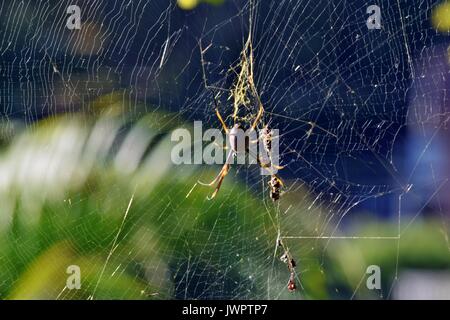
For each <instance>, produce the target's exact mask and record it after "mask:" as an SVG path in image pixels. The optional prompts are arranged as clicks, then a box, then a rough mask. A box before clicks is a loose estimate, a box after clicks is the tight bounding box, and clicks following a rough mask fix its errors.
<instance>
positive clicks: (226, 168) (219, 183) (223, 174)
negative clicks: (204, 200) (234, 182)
mask: <svg viewBox="0 0 450 320" xmlns="http://www.w3.org/2000/svg"><path fill="white" fill-rule="evenodd" d="M224 169H225V170H224V171H223V172H221V174H220V178H219V182H218V183H217V187H216V189H215V190H214V192H213V194H212V195H211V196H210V197H208V200H212V199H214V198H215V197H216V195H217V193H218V192H219V190H220V187H221V185H222V182H223V179H225V177H226V176H227V174H228V171H229V169H230V165H229V164H228V163H225V165H224Z"/></svg>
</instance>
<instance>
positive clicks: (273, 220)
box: [0, 95, 450, 299]
mask: <svg viewBox="0 0 450 320" xmlns="http://www.w3.org/2000/svg"><path fill="white" fill-rule="evenodd" d="M121 99H122V98H121V95H117V96H114V95H110V96H105V97H101V98H100V99H98V100H97V101H95V102H93V104H92V108H90V109H91V110H93V113H91V114H76V115H70V116H69V115H67V116H59V117H54V118H50V119H46V120H43V121H41V122H39V123H37V124H35V125H34V126H30V127H23V126H20V125H18V126H17V127H15V128H3V129H4V130H2V132H4V133H6V134H4V136H3V137H2V138H3V139H2V141H4V143H3V146H2V152H1V155H0V173H1V176H2V177H1V178H0V200H1V201H0V221H1V224H0V225H1V227H0V265H1V268H0V298H3V299H6V298H7V299H55V298H58V299H89V298H93V299H120V298H121V299H172V298H199V299H206V298H282V299H301V298H306V299H317V298H322V299H327V298H349V297H351V296H353V294H355V297H356V298H358V297H364V298H378V297H380V296H383V297H384V296H385V295H386V294H387V292H388V291H389V288H390V284H391V283H392V281H393V279H394V277H395V274H396V272H397V269H398V270H400V271H401V270H402V269H403V268H427V269H429V268H436V269H446V268H448V267H449V265H450V258H449V255H448V248H449V247H448V244H447V243H446V240H445V234H446V230H443V229H442V228H443V227H442V224H440V223H438V222H433V221H422V222H420V223H414V224H411V226H409V227H407V228H405V230H404V234H402V238H401V241H400V242H398V241H397V240H363V239H357V240H333V241H327V240H318V239H310V240H299V239H292V240H291V239H287V240H286V244H287V245H288V246H289V248H290V250H291V252H292V254H293V255H294V257H296V259H297V262H298V264H299V266H298V276H299V280H300V282H301V285H302V287H303V288H302V289H301V290H298V291H297V292H295V293H289V292H287V289H286V284H287V279H288V276H289V274H288V271H287V268H286V266H285V265H284V264H283V263H282V262H281V261H280V260H279V259H278V256H279V255H281V252H277V253H276V255H275V256H274V248H275V243H276V239H277V233H278V227H277V226H278V225H280V226H281V227H280V230H281V232H282V233H283V235H284V234H289V235H299V234H315V233H317V229H318V228H323V226H325V225H326V224H325V221H326V219H328V216H327V215H326V214H325V213H324V211H323V210H322V209H321V208H320V206H318V205H313V204H312V203H313V201H312V199H310V197H309V195H308V193H307V192H306V191H305V190H300V191H295V192H294V191H293V192H291V193H289V194H286V196H285V197H284V198H283V200H282V201H281V204H280V208H279V212H280V214H279V215H277V210H276V208H275V207H274V206H273V205H272V204H271V203H270V202H267V203H265V202H264V201H263V198H262V197H261V196H259V194H258V192H256V191H255V190H253V189H250V188H248V187H247V186H246V185H245V184H243V183H240V182H239V179H236V178H235V172H234V171H233V172H232V173H230V175H229V176H228V177H227V179H226V180H225V183H224V186H223V189H222V190H221V192H220V196H218V197H217V199H215V200H214V201H207V200H206V196H207V195H208V194H209V192H211V190H210V189H208V188H204V187H198V186H197V187H196V188H194V189H192V188H193V186H194V185H195V183H196V181H197V180H198V179H199V178H202V179H204V180H208V179H211V177H213V176H214V175H215V174H216V173H217V170H214V169H218V168H212V169H211V171H206V170H202V171H199V170H198V168H196V167H195V166H175V165H173V164H172V162H171V161H170V152H171V148H172V146H173V142H171V141H170V132H171V130H172V129H174V128H176V127H179V126H186V124H183V123H182V121H181V120H180V119H179V118H178V116H177V115H174V114H169V113H162V112H151V113H147V114H143V115H140V113H139V112H136V113H133V115H129V114H127V113H124V112H123V108H122V106H121V103H120V101H121ZM8 125H9V126H11V123H8ZM200 173H201V175H202V176H199V174H200ZM191 191H192V192H191ZM188 194H189V196H188ZM128 206H129V211H127V208H128ZM288 209H289V210H288ZM283 212H286V213H283ZM439 228H440V229H442V231H443V232H442V233H437V232H436V231H435V230H437V229H439ZM349 231H350V232H351V233H354V234H360V235H365V234H369V235H370V234H372V235H373V234H375V235H378V236H383V235H385V236H392V235H396V233H397V225H396V223H395V222H394V223H390V222H381V223H380V222H375V221H369V220H368V221H366V222H365V223H363V224H361V225H355V226H353V228H352V229H351V230H349ZM322 232H324V233H330V232H332V229H330V230H327V229H322ZM337 233H338V231H336V234H337ZM397 245H399V247H398V248H397ZM397 253H398V254H397ZM370 264H377V265H379V266H380V267H381V268H382V270H383V273H382V276H383V288H382V292H381V293H380V292H375V291H369V290H367V289H365V287H364V285H363V286H359V284H360V283H361V279H364V278H363V277H364V275H365V271H366V268H367V266H368V265H370ZM69 265H78V266H80V268H81V273H82V288H81V289H80V290H69V289H67V288H65V285H66V279H67V277H68V274H67V273H66V269H67V267H68V266H69ZM355 289H357V290H356V292H355Z"/></svg>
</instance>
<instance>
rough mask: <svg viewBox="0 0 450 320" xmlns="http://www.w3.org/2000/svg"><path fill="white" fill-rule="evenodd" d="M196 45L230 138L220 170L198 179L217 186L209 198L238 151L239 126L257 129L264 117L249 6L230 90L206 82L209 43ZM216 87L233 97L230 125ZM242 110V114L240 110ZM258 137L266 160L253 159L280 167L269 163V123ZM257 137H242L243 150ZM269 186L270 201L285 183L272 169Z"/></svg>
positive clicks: (218, 188) (271, 135)
mask: <svg viewBox="0 0 450 320" xmlns="http://www.w3.org/2000/svg"><path fill="white" fill-rule="evenodd" d="M199 47H200V54H201V64H202V74H203V82H204V86H205V88H206V89H208V90H210V91H211V93H212V97H213V101H214V105H215V113H216V116H217V118H218V120H219V121H220V123H221V125H222V128H223V129H224V131H225V133H226V134H227V136H228V139H229V145H230V151H229V153H228V155H227V156H226V161H225V164H224V165H223V167H222V169H221V170H220V172H219V174H218V175H217V176H216V177H215V178H214V179H213V180H212V181H211V182H210V183H204V182H201V181H198V183H199V184H201V185H204V186H213V185H215V184H216V183H217V185H216V188H215V190H214V192H213V194H212V195H211V196H209V197H208V199H209V200H211V199H214V198H215V197H216V195H217V193H218V192H219V190H220V187H221V185H222V182H223V180H224V178H225V177H226V176H227V174H228V172H229V170H230V163H231V160H232V159H234V158H235V157H236V156H237V154H238V150H237V146H238V132H239V130H240V129H247V128H244V127H243V125H242V123H249V124H250V123H251V125H250V127H249V128H248V129H249V130H250V132H253V131H255V130H256V129H257V127H258V125H259V123H260V122H261V121H263V115H264V106H263V104H262V102H261V99H260V96H259V93H258V90H257V89H256V86H255V83H254V78H253V45H252V10H251V11H250V17H249V33H248V37H247V40H246V43H245V45H244V48H243V50H242V52H241V56H240V61H239V64H238V66H239V68H240V71H239V72H236V71H235V70H236V69H237V68H231V70H232V71H233V72H235V73H236V75H237V78H236V80H235V83H234V85H233V87H232V88H231V89H230V90H225V89H221V88H217V87H213V86H209V85H208V82H207V76H206V70H205V59H204V54H205V52H206V51H207V50H208V49H209V48H210V46H208V47H206V48H205V49H203V48H202V44H201V41H199ZM216 90H224V91H230V97H229V99H232V100H233V114H232V118H233V126H232V127H231V128H228V126H227V125H226V123H225V120H224V119H223V118H222V115H221V114H220V111H219V100H218V96H219V94H218V93H216V92H215V91H216ZM255 106H257V108H258V111H257V113H256V114H255V113H254V112H252V110H253V109H255V108H254V107H255ZM242 111H243V112H244V114H242V113H243V112H242ZM261 132H262V134H261V137H260V138H261V139H262V142H263V146H264V149H265V152H266V153H267V154H268V155H269V161H268V162H266V163H264V162H262V161H261V159H260V157H259V156H257V157H256V160H257V163H258V165H259V166H260V167H261V168H264V169H267V168H272V167H274V168H276V169H282V167H280V166H273V165H272V156H271V153H272V138H273V131H272V130H270V129H269V126H268V124H267V125H265V126H264V127H263V130H262V131H261ZM257 142H258V140H256V141H249V140H246V141H245V151H246V153H250V148H249V144H250V143H257ZM268 185H269V187H270V196H271V198H272V200H273V201H276V200H278V199H279V198H280V195H281V188H282V187H283V186H284V184H283V182H282V180H281V178H279V177H278V176H277V175H276V174H275V173H271V179H270V181H269V183H268Z"/></svg>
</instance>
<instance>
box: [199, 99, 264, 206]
mask: <svg viewBox="0 0 450 320" xmlns="http://www.w3.org/2000/svg"><path fill="white" fill-rule="evenodd" d="M263 112H264V107H263V106H262V104H260V106H259V111H258V114H257V116H256V118H255V120H254V122H253V124H252V126H251V127H250V129H251V130H255V128H256V126H257V125H258V122H259V121H260V119H261V117H262V115H263ZM216 116H217V118H218V119H219V121H220V123H221V124H222V127H223V130H224V131H225V133H226V134H227V136H228V141H229V144H230V151H229V152H228V155H227V157H226V161H225V164H224V165H223V167H222V169H221V170H220V172H219V174H218V175H217V176H216V177H215V178H214V180H213V181H211V182H210V183H203V182H201V181H198V183H199V184H201V185H203V186H213V185H214V184H215V183H216V182H217V186H216V188H215V190H214V192H213V194H212V195H211V196H210V197H208V200H212V199H214V198H215V197H216V195H217V193H218V192H219V190H220V187H221V185H222V182H223V179H225V177H226V176H227V174H228V172H229V170H230V163H231V160H232V158H234V157H236V156H237V154H238V150H237V146H238V132H239V129H240V128H241V125H240V124H239V123H235V124H234V125H233V127H231V129H229V128H228V127H227V125H226V124H225V121H224V120H223V118H222V116H221V115H220V112H219V109H218V108H216ZM250 143H252V142H250ZM245 149H246V151H248V146H246V147H245ZM257 162H258V164H259V165H260V166H261V167H265V166H266V165H264V164H262V163H261V161H260V160H259V159H258V160H257Z"/></svg>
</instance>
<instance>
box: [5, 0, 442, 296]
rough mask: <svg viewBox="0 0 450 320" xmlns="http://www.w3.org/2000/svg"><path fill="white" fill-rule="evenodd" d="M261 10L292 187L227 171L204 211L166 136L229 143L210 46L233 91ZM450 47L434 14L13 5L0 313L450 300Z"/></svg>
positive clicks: (205, 173)
mask: <svg viewBox="0 0 450 320" xmlns="http://www.w3.org/2000/svg"><path fill="white" fill-rule="evenodd" d="M373 4H376V5H378V6H379V7H380V8H381V29H379V30H369V29H368V28H367V26H366V20H367V18H368V17H369V14H368V13H367V12H366V9H367V7H368V6H369V5H373ZM69 5H78V6H79V7H80V8H81V29H80V30H69V29H68V28H66V20H67V18H68V17H69V14H67V13H66V10H67V7H68V6H69ZM251 12H252V13H253V14H254V25H253V29H252V30H253V31H252V39H253V40H252V42H253V46H254V56H255V65H254V73H255V85H256V87H257V88H258V90H259V93H260V95H261V99H262V101H263V104H264V105H265V109H266V114H265V116H264V121H265V122H269V121H270V123H271V126H273V127H274V128H279V129H280V131H281V135H282V136H281V146H280V150H281V159H282V161H283V164H284V165H286V168H285V169H283V170H282V171H280V175H281V177H282V178H283V180H284V181H285V183H286V188H285V190H284V194H283V197H282V199H281V200H280V201H279V202H278V203H275V204H274V203H272V201H271V200H270V198H269V197H268V193H267V180H265V179H266V178H265V177H262V176H260V175H259V174H258V170H257V169H256V168H254V167H253V168H252V167H250V166H237V167H233V168H232V171H231V172H230V174H229V175H228V176H227V178H226V180H225V183H224V185H223V187H222V190H221V191H220V193H219V195H218V197H217V198H216V199H214V201H208V200H207V199H206V197H207V195H208V194H210V192H211V191H212V190H211V189H208V188H205V187H199V186H198V185H197V186H196V182H197V180H198V179H202V180H209V179H212V178H213V177H214V176H215V174H217V172H218V171H219V170H220V168H219V166H207V165H182V166H177V165H175V164H173V163H172V162H171V161H170V154H171V150H172V148H173V146H174V142H173V141H171V132H172V131H173V130H175V129H177V128H188V129H190V130H191V129H192V125H193V121H194V120H198V121H203V123H204V126H205V128H206V126H210V127H217V126H218V124H217V120H216V118H215V115H214V112H213V110H214V106H213V101H212V99H211V92H209V91H208V90H207V89H205V87H204V85H203V82H202V71H201V70H202V64H201V56H200V48H199V44H201V45H202V48H205V49H207V50H206V51H205V60H206V61H205V70H206V73H207V76H208V81H209V82H210V83H211V84H214V85H216V86H220V87H223V88H229V87H230V86H232V84H233V79H234V78H235V75H236V72H237V70H238V69H239V63H238V62H239V57H240V52H241V50H242V48H243V44H244V42H245V40H246V39H247V35H248V32H249V14H250V13H251ZM449 32H450V2H448V1H441V0H439V1H400V0H399V1H387V0H382V1H373V2H371V3H365V2H364V1H359V0H358V1H352V0H350V1H342V0H336V1H328V0H327V1H315V0H298V1H287V0H281V1H258V0H255V1H254V2H250V1H245V0H179V1H175V0H172V1H169V0H144V1H134V0H130V1H120V0H103V1H94V0H89V1H88V0H85V1H54V0H46V1H45V0H44V1H31V0H30V1H15V0H5V1H3V2H2V3H1V4H0V116H1V122H0V148H1V149H0V298H1V299H238V298H246V299H261V298H262V299H405V298H413V299H429V298H438V299H448V298H450V272H449V270H448V267H449V266H450V254H449V248H450V247H449V242H448V241H449V240H448V232H449V226H448V223H449V217H450V216H449V210H450V202H449V200H448V198H449V197H448V194H449V192H450V189H449V183H448V179H449V177H450V162H449V156H450V150H449V147H448V145H449V141H450V136H449V131H448V128H447V126H448V125H447V122H448V120H449V115H450V113H449V110H448V108H449V101H450V100H449V99H450V98H449V92H447V89H450V82H449V81H450V80H449V77H450V76H449V74H450V37H449ZM219 100H220V102H221V109H222V110H221V111H222V112H223V113H224V114H225V115H228V114H229V113H230V104H231V102H230V100H229V96H228V94H227V93H222V94H220V96H219ZM227 121H229V124H231V122H230V121H231V119H229V118H227ZM198 143H201V142H199V141H197V140H193V141H192V144H193V145H195V144H198ZM279 237H281V239H283V242H284V244H285V245H286V246H287V247H288V248H289V251H290V253H291V254H292V256H293V257H295V260H296V262H297V267H296V282H297V285H298V289H297V290H296V291H295V292H289V291H288V290H287V282H288V279H289V271H288V269H287V267H286V265H285V264H284V263H283V262H282V261H281V260H280V256H281V255H282V254H283V252H281V251H280V249H279V248H277V246H276V243H277V239H278V238H279ZM71 265H77V266H79V267H80V270H81V288H80V289H78V290H77V289H70V288H68V287H67V285H66V280H67V278H68V276H69V274H68V273H67V272H66V271H67V268H68V267H69V266H71ZM371 265H376V266H379V267H380V271H381V288H380V289H372V290H371V289H369V288H368V287H367V286H366V280H367V278H368V276H369V275H368V274H367V273H366V270H367V268H368V267H369V266H371Z"/></svg>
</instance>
